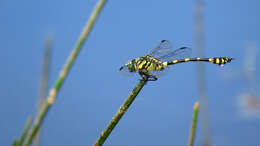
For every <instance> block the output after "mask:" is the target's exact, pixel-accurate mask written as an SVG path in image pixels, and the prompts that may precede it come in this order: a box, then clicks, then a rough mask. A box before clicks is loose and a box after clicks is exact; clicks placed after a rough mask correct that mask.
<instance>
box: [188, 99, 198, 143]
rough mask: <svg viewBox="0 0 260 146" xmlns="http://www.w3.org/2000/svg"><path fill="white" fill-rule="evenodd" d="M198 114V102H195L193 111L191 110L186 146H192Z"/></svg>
mask: <svg viewBox="0 0 260 146" xmlns="http://www.w3.org/2000/svg"><path fill="white" fill-rule="evenodd" d="M198 112H199V102H196V103H195V104H194V110H193V116H192V124H191V130H190V136H189V144H188V146H193V143H194V138H195V132H196V126H197V119H198Z"/></svg>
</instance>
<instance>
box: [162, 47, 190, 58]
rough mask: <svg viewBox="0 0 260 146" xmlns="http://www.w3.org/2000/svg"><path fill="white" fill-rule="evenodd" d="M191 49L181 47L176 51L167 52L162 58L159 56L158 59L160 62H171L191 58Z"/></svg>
mask: <svg viewBox="0 0 260 146" xmlns="http://www.w3.org/2000/svg"><path fill="white" fill-rule="evenodd" d="M191 53H192V51H191V49H190V48H188V47H181V48H179V49H177V50H174V51H172V52H169V53H168V54H165V55H163V56H160V57H159V59H160V60H162V61H172V60H177V59H185V58H188V57H190V56H191Z"/></svg>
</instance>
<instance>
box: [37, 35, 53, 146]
mask: <svg viewBox="0 0 260 146" xmlns="http://www.w3.org/2000/svg"><path fill="white" fill-rule="evenodd" d="M51 48H52V38H51V36H47V37H46V39H45V47H44V56H43V64H42V76H41V82H40V94H39V101H38V107H37V108H38V112H40V110H41V107H42V105H43V104H44V101H45V100H46V97H47V93H48V91H47V90H48V81H49V72H50V63H51ZM40 134H41V128H39V130H38V132H37V134H36V136H35V139H34V141H33V146H39V145H40Z"/></svg>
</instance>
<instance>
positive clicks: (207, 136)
mask: <svg viewBox="0 0 260 146" xmlns="http://www.w3.org/2000/svg"><path fill="white" fill-rule="evenodd" d="M204 3H205V1H204V0H195V1H194V46H195V49H196V56H199V57H204V54H205V35H204V33H205V30H204ZM196 76H197V77H196V78H197V89H198V98H199V102H200V121H201V122H200V123H201V129H202V130H201V131H202V146H211V145H212V144H211V143H212V142H211V132H210V119H209V111H208V106H209V105H208V96H207V80H206V79H207V75H206V69H205V65H204V64H202V63H197V64H196Z"/></svg>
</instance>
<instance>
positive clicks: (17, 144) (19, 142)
mask: <svg viewBox="0 0 260 146" xmlns="http://www.w3.org/2000/svg"><path fill="white" fill-rule="evenodd" d="M31 125H32V117H31V116H30V117H29V118H28V119H27V121H26V124H25V127H24V129H23V132H22V135H21V137H20V138H19V140H15V142H14V144H13V146H21V145H22V144H23V142H24V138H25V137H26V135H27V134H28V131H29V129H30V127H31Z"/></svg>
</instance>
